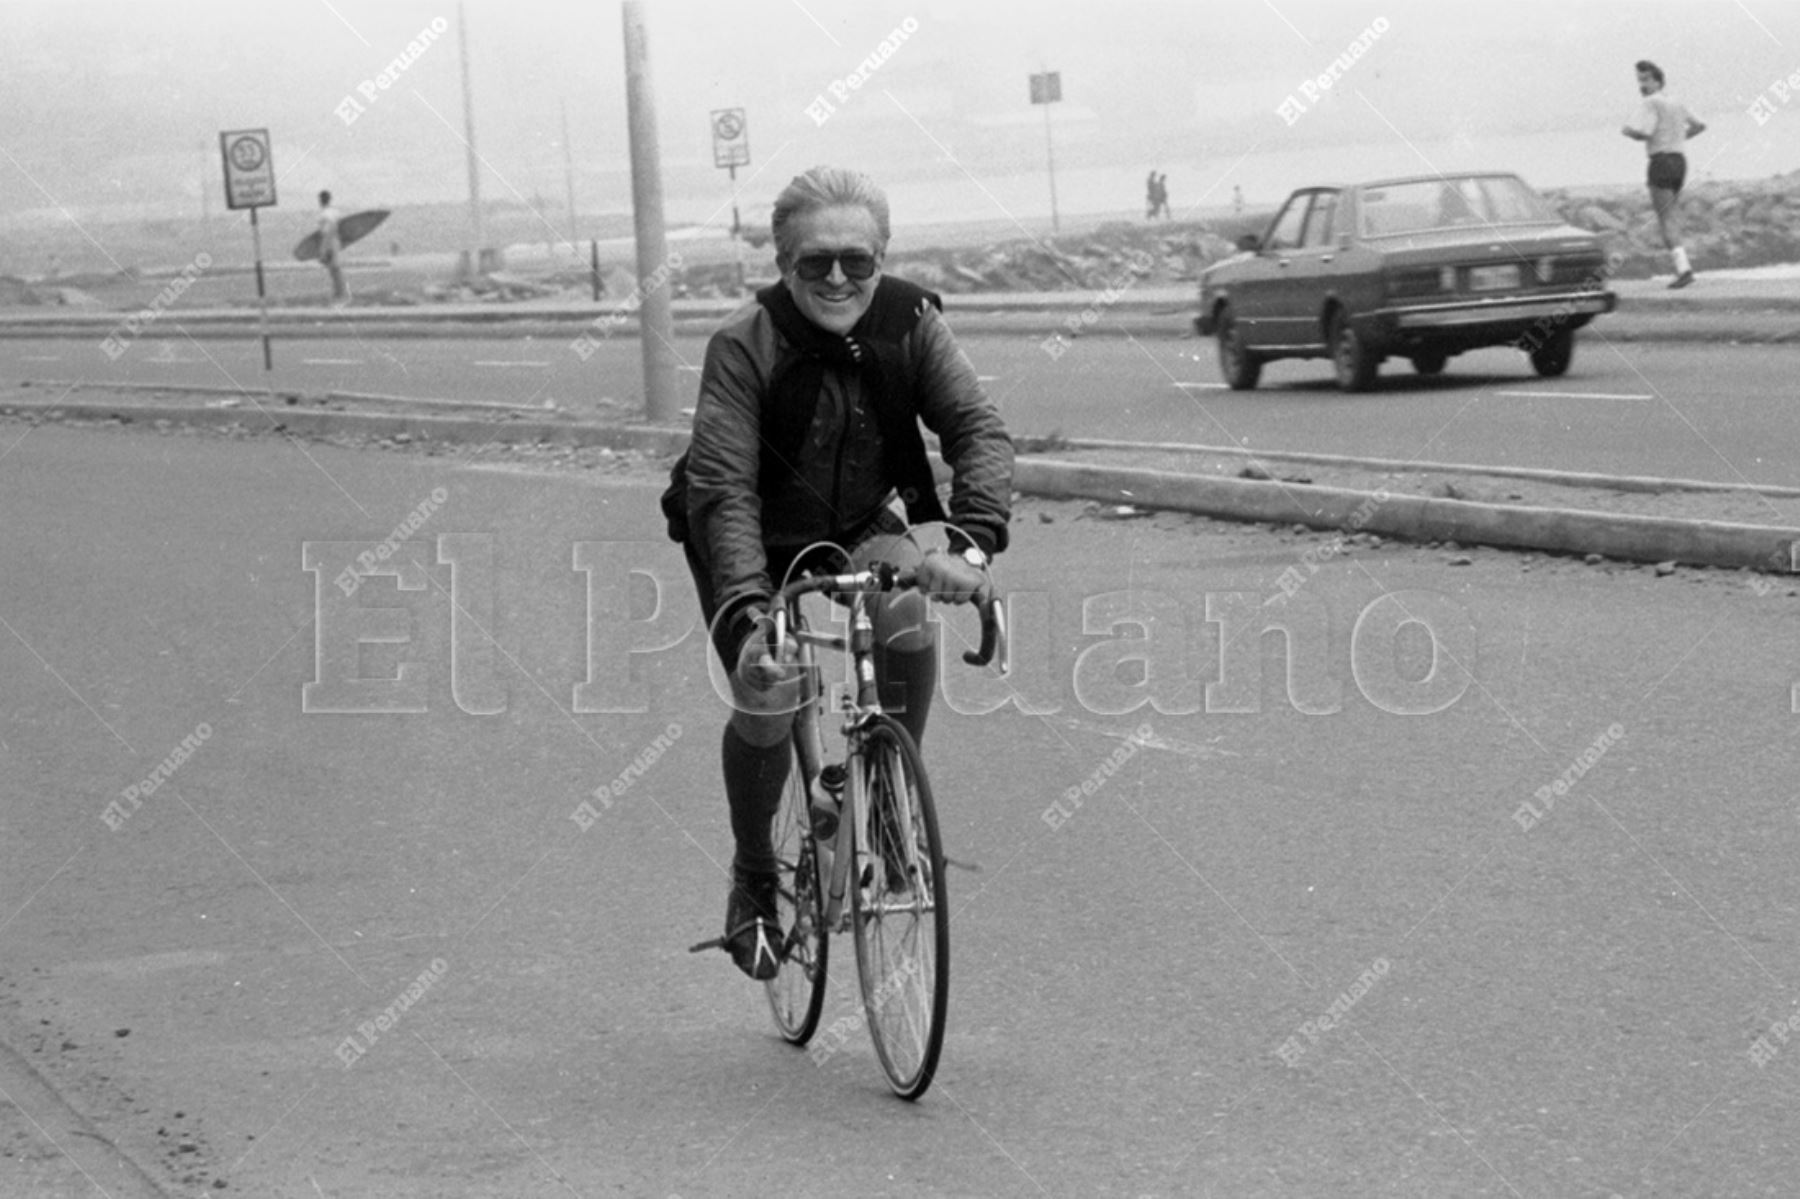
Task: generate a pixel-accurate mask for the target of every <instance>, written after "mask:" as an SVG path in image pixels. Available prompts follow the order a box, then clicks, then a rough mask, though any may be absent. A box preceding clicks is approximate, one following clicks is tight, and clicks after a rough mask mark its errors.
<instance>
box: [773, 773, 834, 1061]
mask: <svg viewBox="0 0 1800 1199" xmlns="http://www.w3.org/2000/svg"><path fill="white" fill-rule="evenodd" d="M789 745H790V747H791V746H792V745H793V743H792V742H791V741H790V742H789ZM789 753H790V754H791V755H792V761H791V763H790V764H789V767H788V784H787V790H786V792H785V793H784V794H783V796H782V800H781V811H780V812H779V813H777V814H776V817H775V832H774V840H775V857H776V860H777V861H778V862H779V863H780V865H779V871H780V876H779V877H780V883H779V887H778V889H777V893H776V900H775V907H776V915H777V917H778V918H779V920H780V923H781V930H782V933H783V934H784V936H783V941H782V947H781V970H780V972H779V973H777V974H776V975H775V977H774V978H771V979H769V980H768V981H766V982H764V983H763V988H764V990H765V991H766V992H767V994H768V997H769V1011H770V1012H771V1013H772V1014H773V1015H774V1017H775V1027H776V1028H777V1029H778V1030H779V1031H780V1033H781V1038H782V1040H784V1041H786V1042H788V1043H789V1044H790V1045H804V1044H806V1043H807V1041H809V1040H811V1039H812V1035H813V1033H814V1032H815V1031H816V1030H817V1029H818V1027H819V1013H820V1011H821V1010H823V1008H824V1006H825V965H826V959H827V954H828V950H829V944H828V942H827V940H826V932H825V904H824V893H823V892H822V891H821V890H820V887H819V857H818V852H817V849H816V847H815V846H814V844H813V838H812V833H811V832H810V831H809V830H810V829H811V820H812V817H811V814H810V809H809V807H808V800H807V794H806V776H805V771H804V770H803V769H802V767H801V762H800V754H799V751H798V750H797V749H794V748H790V749H789Z"/></svg>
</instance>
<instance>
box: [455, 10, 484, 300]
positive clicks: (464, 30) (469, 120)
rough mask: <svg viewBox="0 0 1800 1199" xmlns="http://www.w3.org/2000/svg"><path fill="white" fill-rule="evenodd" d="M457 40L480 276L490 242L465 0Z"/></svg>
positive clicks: (474, 258) (472, 269)
mask: <svg viewBox="0 0 1800 1199" xmlns="http://www.w3.org/2000/svg"><path fill="white" fill-rule="evenodd" d="M456 40H457V43H458V45H459V46H460V47H461V50H462V93H463V146H464V148H465V149H466V150H467V152H468V161H469V236H470V237H471V238H472V239H473V241H472V243H471V245H470V247H469V275H470V276H471V277H473V276H475V275H479V274H481V247H482V245H483V244H484V243H485V242H486V241H487V237H486V235H485V234H484V233H483V232H482V228H481V158H480V156H479V155H477V154H476V153H475V96H474V93H473V92H471V91H470V90H469V21H468V18H467V17H466V16H464V15H463V4H462V0H456Z"/></svg>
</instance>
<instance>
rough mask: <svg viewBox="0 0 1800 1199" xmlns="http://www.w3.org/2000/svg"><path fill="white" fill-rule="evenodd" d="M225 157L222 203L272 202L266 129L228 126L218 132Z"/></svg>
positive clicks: (252, 205)
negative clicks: (229, 127)
mask: <svg viewBox="0 0 1800 1199" xmlns="http://www.w3.org/2000/svg"><path fill="white" fill-rule="evenodd" d="M219 152H220V154H221V155H223V156H224V159H225V206H226V207H227V208H269V207H273V206H274V204H275V155H274V153H273V152H272V150H271V149H270V145H269V131H268V130H267V129H229V130H226V131H225V132H223V133H221V134H219Z"/></svg>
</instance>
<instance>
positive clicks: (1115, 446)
mask: <svg viewBox="0 0 1800 1199" xmlns="http://www.w3.org/2000/svg"><path fill="white" fill-rule="evenodd" d="M1032 440H1033V439H1031V438H1024V439H1023V441H1024V442H1025V443H1026V444H1029V443H1030V442H1031V441H1032ZM1056 448H1057V449H1062V450H1120V451H1126V452H1130V453H1141V454H1194V455H1211V456H1214V457H1219V458H1242V459H1244V460H1245V461H1246V462H1261V461H1268V462H1300V463H1305V464H1307V465H1310V466H1332V467H1342V468H1345V469H1349V470H1367V471H1386V472H1389V473H1393V474H1400V473H1406V474H1420V475H1433V474H1455V475H1482V476H1485V477H1489V478H1495V479H1527V480H1530V481H1532V482H1537V483H1555V484H1557V485H1559V486H1563V487H1601V488H1605V489H1606V490H1608V491H1643V492H1667V491H1696V492H1723V493H1737V494H1748V495H1765V496H1768V497H1770V498H1771V499H1800V487H1779V486H1776V485H1774V484H1772V483H1718V482H1714V481H1712V480H1709V479H1679V478H1676V479H1663V478H1658V477H1655V476H1652V475H1600V474H1594V473H1591V472H1588V471H1569V470H1549V469H1545V468H1542V467H1535V466H1472V465H1470V464H1468V463H1466V462H1427V461H1422V460H1420V459H1417V458H1352V457H1349V456H1347V455H1344V454H1315V453H1309V452H1306V451H1303V450H1251V449H1245V448H1244V447H1243V446H1229V445H1188V444H1185V443H1182V442H1154V441H1109V440H1106V439H1103V438H1080V437H1075V438H1064V439H1062V440H1060V441H1058V442H1057V443H1056Z"/></svg>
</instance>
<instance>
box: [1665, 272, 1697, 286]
mask: <svg viewBox="0 0 1800 1199" xmlns="http://www.w3.org/2000/svg"><path fill="white" fill-rule="evenodd" d="M1693 281H1694V272H1693V271H1682V272H1681V273H1680V274H1679V275H1677V276H1675V280H1674V282H1672V283H1670V284H1669V290H1670V291H1678V290H1680V289H1681V288H1683V287H1686V286H1687V285H1688V284H1690V283H1692V282H1693Z"/></svg>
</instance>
